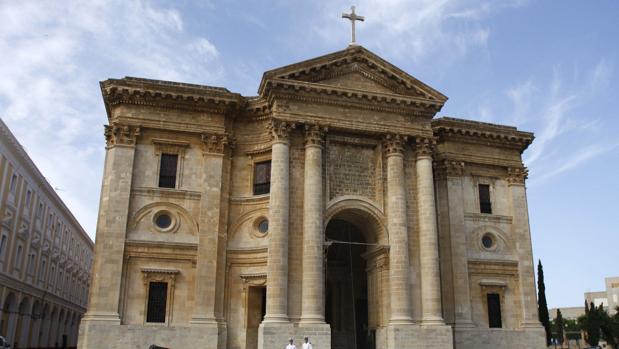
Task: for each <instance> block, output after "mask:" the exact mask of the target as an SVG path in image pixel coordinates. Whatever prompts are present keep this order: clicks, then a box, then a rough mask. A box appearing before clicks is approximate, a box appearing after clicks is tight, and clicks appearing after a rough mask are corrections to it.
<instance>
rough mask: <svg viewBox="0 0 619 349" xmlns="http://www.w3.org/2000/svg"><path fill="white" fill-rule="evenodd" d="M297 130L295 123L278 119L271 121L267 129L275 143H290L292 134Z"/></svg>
mask: <svg viewBox="0 0 619 349" xmlns="http://www.w3.org/2000/svg"><path fill="white" fill-rule="evenodd" d="M295 128H296V124H295V123H293V122H289V121H282V120H277V119H271V120H269V123H268V124H267V129H268V131H269V134H270V135H271V141H272V142H273V143H288V142H289V140H290V132H292V130H294V129H295Z"/></svg>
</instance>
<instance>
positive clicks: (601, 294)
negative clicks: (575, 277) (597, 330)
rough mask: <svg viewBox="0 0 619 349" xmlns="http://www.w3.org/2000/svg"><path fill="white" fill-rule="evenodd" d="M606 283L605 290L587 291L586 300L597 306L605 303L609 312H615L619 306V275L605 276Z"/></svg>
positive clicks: (605, 307)
mask: <svg viewBox="0 0 619 349" xmlns="http://www.w3.org/2000/svg"><path fill="white" fill-rule="evenodd" d="M604 284H605V285H606V289H605V290H604V291H596V292H585V301H586V302H587V303H589V304H591V302H593V304H594V305H595V306H597V307H599V306H600V305H604V309H606V311H607V312H608V313H609V314H614V313H615V312H616V311H617V307H619V276H615V277H607V278H605V279H604Z"/></svg>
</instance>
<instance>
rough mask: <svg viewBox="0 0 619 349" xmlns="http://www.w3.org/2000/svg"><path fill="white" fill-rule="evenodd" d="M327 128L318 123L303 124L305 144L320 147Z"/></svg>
mask: <svg viewBox="0 0 619 349" xmlns="http://www.w3.org/2000/svg"><path fill="white" fill-rule="evenodd" d="M327 130H328V129H327V128H326V127H323V126H320V125H315V124H314V125H312V124H306V125H305V146H306V147H308V146H318V147H321V146H322V144H323V142H324V138H325V133H326V132H327Z"/></svg>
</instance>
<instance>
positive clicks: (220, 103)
mask: <svg viewBox="0 0 619 349" xmlns="http://www.w3.org/2000/svg"><path fill="white" fill-rule="evenodd" d="M100 86H101V93H102V94H103V100H104V102H105V107H106V109H107V112H108V118H109V117H111V113H110V109H111V107H113V106H116V105H120V104H133V105H139V106H151V107H158V108H167V109H179V110H188V111H199V112H214V113H220V114H224V113H228V112H230V111H232V110H234V109H236V108H237V107H238V106H240V105H243V104H244V98H243V97H242V96H241V95H240V94H238V93H232V92H230V91H228V90H227V89H225V88H221V87H211V86H202V85H194V84H186V83H177V82H170V81H161V80H151V79H141V78H132V77H125V78H123V79H109V80H106V81H103V82H101V84H100Z"/></svg>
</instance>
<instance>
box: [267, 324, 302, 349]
mask: <svg viewBox="0 0 619 349" xmlns="http://www.w3.org/2000/svg"><path fill="white" fill-rule="evenodd" d="M290 338H294V327H293V325H292V324H291V323H290V322H275V321H267V319H264V321H263V322H262V323H261V324H260V326H259V327H258V349H272V348H285V347H286V344H288V340H289V339H290ZM295 342H296V341H295ZM297 344H299V343H298V342H297Z"/></svg>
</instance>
